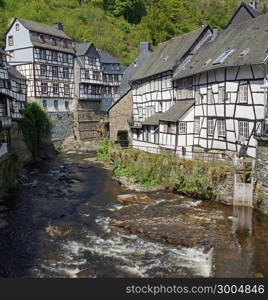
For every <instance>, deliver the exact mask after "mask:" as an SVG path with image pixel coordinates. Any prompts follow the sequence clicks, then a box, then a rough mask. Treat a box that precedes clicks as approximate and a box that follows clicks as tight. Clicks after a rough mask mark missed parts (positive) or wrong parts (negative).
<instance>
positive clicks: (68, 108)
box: [65, 101, 70, 110]
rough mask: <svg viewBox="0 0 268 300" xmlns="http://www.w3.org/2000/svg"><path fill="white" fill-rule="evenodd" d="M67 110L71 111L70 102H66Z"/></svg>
mask: <svg viewBox="0 0 268 300" xmlns="http://www.w3.org/2000/svg"><path fill="white" fill-rule="evenodd" d="M65 109H66V110H70V105H69V101H65Z"/></svg>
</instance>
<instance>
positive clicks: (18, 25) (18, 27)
mask: <svg viewBox="0 0 268 300" xmlns="http://www.w3.org/2000/svg"><path fill="white" fill-rule="evenodd" d="M19 30H20V24H18V23H17V24H16V31H19Z"/></svg>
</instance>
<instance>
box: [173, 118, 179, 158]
mask: <svg viewBox="0 0 268 300" xmlns="http://www.w3.org/2000/svg"><path fill="white" fill-rule="evenodd" d="M178 134H179V121H177V122H176V137H175V152H174V156H176V152H177V148H178Z"/></svg>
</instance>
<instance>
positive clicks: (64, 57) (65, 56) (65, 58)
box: [62, 53, 68, 63]
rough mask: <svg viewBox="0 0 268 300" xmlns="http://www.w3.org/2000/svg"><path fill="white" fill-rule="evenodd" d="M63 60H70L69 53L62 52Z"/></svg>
mask: <svg viewBox="0 0 268 300" xmlns="http://www.w3.org/2000/svg"><path fill="white" fill-rule="evenodd" d="M62 60H63V62H64V63H67V62H68V54H67V53H63V54H62Z"/></svg>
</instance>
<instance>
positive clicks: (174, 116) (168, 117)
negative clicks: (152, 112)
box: [160, 100, 194, 122]
mask: <svg viewBox="0 0 268 300" xmlns="http://www.w3.org/2000/svg"><path fill="white" fill-rule="evenodd" d="M193 105H194V100H185V101H178V102H177V103H176V104H174V105H173V106H172V107H171V108H170V109H169V110H168V111H167V112H165V113H163V114H162V115H161V116H160V120H161V121H169V122H177V121H179V119H180V118H181V117H182V116H183V115H184V114H185V113H186V112H187V110H188V109H189V108H191V107H192V106H193Z"/></svg>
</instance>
